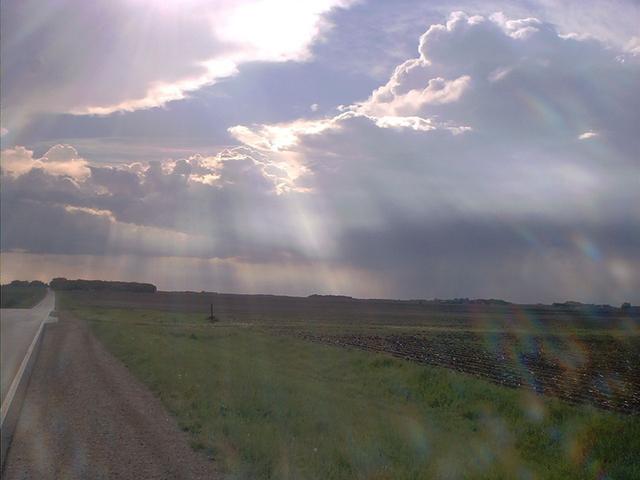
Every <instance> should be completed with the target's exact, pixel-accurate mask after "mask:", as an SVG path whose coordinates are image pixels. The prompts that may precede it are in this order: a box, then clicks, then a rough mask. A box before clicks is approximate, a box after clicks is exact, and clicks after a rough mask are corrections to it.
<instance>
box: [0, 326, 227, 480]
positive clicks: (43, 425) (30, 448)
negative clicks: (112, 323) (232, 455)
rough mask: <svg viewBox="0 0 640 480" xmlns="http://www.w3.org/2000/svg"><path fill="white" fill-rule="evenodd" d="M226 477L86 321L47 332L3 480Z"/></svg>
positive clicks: (49, 327)
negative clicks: (193, 447) (190, 440)
mask: <svg viewBox="0 0 640 480" xmlns="http://www.w3.org/2000/svg"><path fill="white" fill-rule="evenodd" d="M219 476H220V475H218V474H217V471H216V468H215V464H214V463H213V461H212V460H211V459H208V458H206V457H205V456H204V455H203V454H200V453H198V452H195V451H194V450H192V448H191V447H190V446H189V439H188V437H187V434H186V433H185V432H183V431H181V430H180V429H179V427H178V425H177V423H176V421H175V420H174V418H173V417H171V416H170V415H169V413H168V412H167V411H166V410H165V409H164V407H163V406H162V404H161V403H160V401H159V400H158V399H157V398H155V397H154V396H153V395H152V394H151V392H149V391H148V390H147V389H146V388H145V387H144V386H143V385H142V384H141V383H140V382H139V381H137V380H136V379H135V378H134V377H133V376H132V375H131V373H129V371H128V370H127V369H126V367H125V366H124V365H123V364H122V363H120V362H119V361H118V360H116V359H115V358H114V357H113V356H112V355H111V354H110V353H108V352H107V351H106V350H105V349H104V348H103V347H102V345H101V344H100V343H99V342H98V341H97V340H96V339H95V337H94V336H93V335H92V334H91V333H90V331H89V330H88V327H87V326H86V324H85V323H84V322H82V321H80V320H77V319H75V318H73V317H72V316H70V315H68V314H62V315H61V319H60V322H59V323H58V324H53V325H50V326H48V327H47V331H46V333H45V336H44V339H43V344H42V349H41V351H40V353H39V355H38V359H37V362H36V365H35V368H34V371H33V375H32V378H31V381H30V384H29V388H28V391H27V395H26V398H25V401H24V404H23V408H22V412H21V415H20V420H19V421H18V425H17V427H16V432H15V435H14V438H13V442H12V444H11V447H10V449H9V453H8V456H7V460H6V464H5V468H4V472H3V475H2V478H3V479H6V480H12V479H31V478H33V479H43V478H65V479H74V478H91V479H103V478H104V479H106V478H120V479H128V478H132V479H133V478H136V479H139V478H144V479H182V478H184V479H192V478H193V479H209V478H218V477H219Z"/></svg>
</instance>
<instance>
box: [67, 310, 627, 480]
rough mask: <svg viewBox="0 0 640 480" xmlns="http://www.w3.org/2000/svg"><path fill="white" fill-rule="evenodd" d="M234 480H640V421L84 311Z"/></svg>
mask: <svg viewBox="0 0 640 480" xmlns="http://www.w3.org/2000/svg"><path fill="white" fill-rule="evenodd" d="M75 313H76V314H77V315H78V316H80V317H81V318H84V319H86V320H87V321H88V322H89V324H90V325H91V327H92V329H93V331H94V332H95V333H96V335H97V336H98V338H100V339H101V341H102V342H103V343H104V344H105V345H106V346H107V347H108V348H109V349H110V350H111V351H112V352H113V353H114V354H115V355H116V356H117V357H118V358H120V359H121V360H122V361H123V362H124V363H125V364H126V365H127V366H128V368H129V369H130V370H131V371H132V372H133V373H134V374H135V375H136V376H137V377H138V378H139V379H140V380H141V381H143V382H144V383H145V384H147V385H148V386H149V387H150V389H151V390H152V391H153V392H155V393H156V394H157V395H158V396H159V397H160V399H161V400H162V402H163V403H164V404H165V405H166V407H167V408H168V409H169V410H170V411H171V412H172V413H173V414H174V415H175V416H176V417H177V419H178V422H179V425H180V426H181V427H182V428H183V429H184V430H186V431H188V432H189V433H190V435H191V439H192V445H193V447H194V448H197V449H201V450H204V451H205V452H206V453H208V454H209V455H211V456H212V457H213V458H215V459H216V461H217V462H218V463H219V464H220V465H221V467H222V468H223V470H224V471H225V472H226V473H227V475H228V477H229V478H233V479H236V478H237V479H244V478H247V479H248V478H278V479H280V478H282V479H286V478H291V479H307V478H309V479H311V478H313V479H343V478H344V479H347V478H362V479H365V478H366V479H417V478H486V479H497V478H558V479H565V478H578V479H579V478H613V479H618V478H640V418H638V417H631V416H627V417H625V416H622V415H618V414H613V413H608V412H603V411H599V410H596V409H594V408H592V407H587V406H579V407H578V406H571V405H567V404H565V403H562V402H560V401H557V400H554V399H549V398H542V397H536V396H533V395H532V394H530V393H529V392H527V391H524V390H513V389H508V388H503V387H499V386H496V385H493V384H490V383H488V382H485V381H483V380H479V379H476V378H472V377H469V376H465V375H462V374H459V373H456V372H453V371H450V370H446V369H441V368H437V367H430V366H421V365H417V364H415V363H411V362H407V361H403V360H398V359H395V358H391V357H387V356H385V355H381V354H372V353H368V352H363V351H355V350H346V349H341V348H338V347H332V346H326V345H317V344H311V343H307V342H303V341H301V340H297V339H292V338H289V337H282V336H274V335H271V334H269V333H268V330H266V329H261V328H258V327H247V326H237V325H232V324H229V325H225V324H224V323H223V324H218V325H216V326H211V325H210V324H208V323H207V322H206V320H205V318H204V316H203V315H200V314H180V313H170V312H155V311H151V310H117V309H105V308H85V309H76V310H75Z"/></svg>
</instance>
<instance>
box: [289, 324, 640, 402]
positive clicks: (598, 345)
mask: <svg viewBox="0 0 640 480" xmlns="http://www.w3.org/2000/svg"><path fill="white" fill-rule="evenodd" d="M295 335H297V336H298V337H301V338H304V339H306V340H311V341H314V342H321V343H328V344H333V345H341V346H344V347H356V348H360V349H364V350H370V351H378V352H387V353H389V354H391V355H394V356H396V357H400V358H404V359H407V360H412V361H415V362H419V363H425V364H430V365H438V366H442V367H447V368H451V369H453V370H456V371H459V372H464V373H469V374H472V375H475V376H478V377H482V378H486V379H489V380H491V381H493V382H495V383H498V384H501V385H506V386H509V387H522V388H528V389H531V390H534V391H535V392H537V393H540V394H545V395H552V396H555V397H558V398H561V399H563V400H567V401H569V402H572V403H581V402H589V403H593V404H594V405H596V406H598V407H601V408H605V409H611V410H616V411H620V412H624V413H636V414H637V413H640V368H638V365H640V337H638V336H635V337H634V338H632V339H624V340H621V339H619V338H614V337H611V336H604V335H584V336H581V337H576V336H573V337H569V338H567V337H566V336H560V335H532V336H528V337H527V338H522V337H521V336H518V335H515V334H510V333H493V334H478V333H473V332H432V333H430V334H421V335H397V334H389V335H386V336H383V335H358V334H350V335H327V334H318V333H313V332H300V331H298V332H295Z"/></svg>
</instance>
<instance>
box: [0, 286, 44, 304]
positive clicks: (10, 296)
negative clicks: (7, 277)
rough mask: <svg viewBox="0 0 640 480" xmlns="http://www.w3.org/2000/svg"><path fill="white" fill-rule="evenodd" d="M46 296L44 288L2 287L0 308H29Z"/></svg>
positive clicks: (0, 290)
mask: <svg viewBox="0 0 640 480" xmlns="http://www.w3.org/2000/svg"><path fill="white" fill-rule="evenodd" d="M46 294H47V288H46V287H36V286H25V287H23V286H19V287H17V286H13V285H2V287H0V299H1V300H0V308H31V307H34V306H35V305H37V304H38V303H39V302H40V301H41V300H42V299H43V298H44V296H45V295H46Z"/></svg>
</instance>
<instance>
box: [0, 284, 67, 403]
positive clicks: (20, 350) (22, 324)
mask: <svg viewBox="0 0 640 480" xmlns="http://www.w3.org/2000/svg"><path fill="white" fill-rule="evenodd" d="M54 306H55V294H54V293H53V292H52V291H51V290H49V291H48V292H47V295H46V296H45V297H44V298H43V299H42V301H41V302H40V303H39V304H38V305H36V306H35V307H33V308H3V309H0V337H1V338H0V361H1V362H2V368H1V372H0V383H1V389H0V390H1V393H2V401H3V402H4V397H5V395H6V394H7V391H8V390H9V387H10V386H11V382H12V381H13V377H15V375H16V373H17V371H18V369H19V368H20V364H21V363H22V359H23V358H24V355H25V353H27V350H28V349H29V345H31V342H32V340H33V338H34V336H35V334H36V332H37V331H38V327H40V324H41V323H42V322H43V321H44V320H46V319H47V317H48V316H49V312H50V311H51V310H53V309H54Z"/></svg>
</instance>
